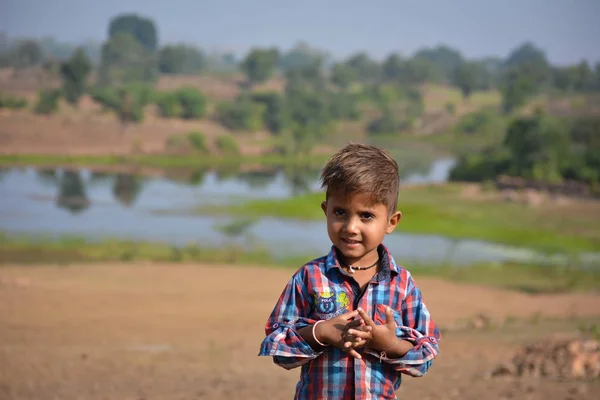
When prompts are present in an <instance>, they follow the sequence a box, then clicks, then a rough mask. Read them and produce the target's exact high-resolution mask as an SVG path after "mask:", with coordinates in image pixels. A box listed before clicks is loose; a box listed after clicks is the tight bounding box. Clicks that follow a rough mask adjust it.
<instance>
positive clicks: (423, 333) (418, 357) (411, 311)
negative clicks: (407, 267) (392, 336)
mask: <svg viewBox="0 0 600 400" xmlns="http://www.w3.org/2000/svg"><path fill="white" fill-rule="evenodd" d="M400 311H401V316H402V325H401V326H396V337H397V338H398V339H400V340H399V341H397V342H396V343H395V344H394V345H393V347H391V348H390V349H389V350H388V351H386V352H385V355H384V356H383V357H382V354H381V352H382V351H383V350H385V349H381V350H379V351H378V352H375V351H373V350H371V351H369V353H370V354H372V355H374V356H376V357H377V358H380V359H381V361H383V362H386V363H388V364H391V365H393V366H394V368H395V369H396V371H398V372H400V373H404V374H407V375H410V376H414V377H419V376H423V375H425V374H426V373H427V371H428V370H429V367H430V366H431V364H432V363H433V359H434V358H435V357H436V356H437V355H438V353H439V347H438V342H439V340H440V338H441V335H440V331H439V329H438V328H437V326H436V325H435V323H434V322H433V320H432V319H431V316H430V315H429V311H428V310H427V307H426V306H425V303H423V299H422V296H421V291H420V290H419V288H418V287H417V286H416V285H415V283H414V281H413V279H412V277H411V276H410V274H408V275H407V290H406V296H405V297H404V299H403V300H402V303H401V305H400Z"/></svg>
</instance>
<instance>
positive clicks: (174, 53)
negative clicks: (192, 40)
mask: <svg viewBox="0 0 600 400" xmlns="http://www.w3.org/2000/svg"><path fill="white" fill-rule="evenodd" d="M207 62H208V60H207V58H206V56H205V55H204V54H203V53H202V52H201V51H200V50H198V49H197V48H195V47H192V46H187V45H184V44H179V45H167V46H165V47H163V48H162V49H160V52H159V53H158V70H159V71H160V72H161V73H163V74H186V73H193V72H199V71H201V70H203V69H204V68H206V64H207Z"/></svg>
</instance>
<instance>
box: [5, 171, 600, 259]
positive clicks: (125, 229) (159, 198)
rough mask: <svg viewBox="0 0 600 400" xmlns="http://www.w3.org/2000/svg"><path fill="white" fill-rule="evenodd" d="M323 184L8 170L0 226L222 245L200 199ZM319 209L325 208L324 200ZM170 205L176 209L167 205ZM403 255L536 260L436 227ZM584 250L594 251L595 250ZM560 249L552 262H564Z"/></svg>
mask: <svg viewBox="0 0 600 400" xmlns="http://www.w3.org/2000/svg"><path fill="white" fill-rule="evenodd" d="M452 165H453V160H449V159H442V160H437V161H435V162H433V163H432V164H431V165H430V166H429V167H428V168H425V169H424V168H422V167H421V168H417V170H413V171H410V170H409V171H408V172H407V173H406V174H405V176H404V177H403V179H402V181H403V182H405V183H432V182H444V181H446V180H447V177H448V172H449V169H450V168H451V167H452ZM314 190H319V184H318V171H289V170H288V171H286V170H282V169H272V170H261V171H256V172H245V173H240V172H237V173H236V172H234V173H231V172H229V173H227V174H224V173H222V172H219V171H191V172H187V173H186V174H181V173H179V174H177V177H176V178H166V177H136V176H132V175H126V174H106V173H97V172H92V171H90V170H89V169H70V170H61V169H43V170H40V169H35V168H32V167H26V168H8V169H5V170H3V171H2V172H1V175H0V191H1V194H2V195H1V196H0V230H1V231H3V232H4V233H6V234H9V235H11V234H26V235H44V236H52V237H58V236H62V235H73V236H80V237H84V238H86V239H88V240H91V241H93V240H100V239H103V238H119V239H128V240H141V241H144V240H150V241H160V242H164V243H170V244H175V245H184V244H188V243H196V244H199V245H200V246H203V247H207V246H222V245H224V244H226V243H228V242H230V241H231V240H238V241H239V240H241V239H239V238H238V239H235V238H232V237H231V236H227V235H225V234H223V233H222V230H221V229H220V228H219V227H220V226H222V225H224V224H228V223H231V222H233V220H232V219H230V218H227V217H215V216H196V215H189V214H186V213H185V212H180V211H185V210H189V209H192V208H194V207H197V206H198V205H201V204H211V203H213V204H214V203H219V204H223V203H227V202H232V201H240V200H244V199H251V198H285V197H289V196H293V195H296V194H300V193H303V192H306V191H314ZM315 207H319V205H318V204H316V205H315ZM165 211H168V212H165ZM244 237H246V238H247V237H251V238H252V241H251V243H257V242H258V243H260V244H262V245H263V246H266V247H267V248H269V249H271V251H272V254H273V255H274V256H276V257H285V256H293V255H309V254H314V256H315V257H316V256H319V255H321V254H324V253H326V252H327V251H328V250H329V248H330V242H329V238H328V237H327V232H326V228H325V220H324V219H323V220H321V221H309V222H304V221H291V220H282V219H277V218H262V219H260V220H258V221H256V222H255V223H254V224H253V225H251V226H249V227H248V229H247V232H246V234H245V236H244ZM384 243H385V244H386V245H387V246H388V247H390V249H391V250H392V252H393V253H394V256H395V257H396V258H397V260H398V261H399V262H400V263H404V264H409V263H415V262H418V263H423V264H429V263H436V262H441V261H447V262H450V263H453V264H470V263H473V262H477V261H489V260H495V261H503V260H531V259H532V258H536V257H541V256H539V255H536V254H535V253H534V252H532V251H530V250H528V249H519V248H511V247H507V246H501V245H497V244H493V243H488V242H483V241H477V240H452V239H448V238H445V237H442V236H437V235H415V234H405V233H394V234H392V235H388V236H387V237H386V238H385V242H384ZM583 257H584V258H589V259H590V260H591V259H594V258H595V259H596V260H597V257H596V256H594V255H591V254H590V255H583ZM561 260H562V259H561V257H560V256H557V257H555V260H554V261H557V262H560V261H561Z"/></svg>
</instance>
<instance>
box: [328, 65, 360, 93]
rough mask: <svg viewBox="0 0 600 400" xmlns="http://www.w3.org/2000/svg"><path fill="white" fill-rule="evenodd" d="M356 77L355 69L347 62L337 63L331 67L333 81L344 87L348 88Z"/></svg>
mask: <svg viewBox="0 0 600 400" xmlns="http://www.w3.org/2000/svg"><path fill="white" fill-rule="evenodd" d="M356 78H357V76H356V73H355V71H354V70H353V69H352V68H350V67H349V66H347V65H346V64H343V63H336V64H334V66H333V68H332V69H331V82H333V84H334V85H336V86H338V87H340V88H342V89H347V88H348V87H349V86H350V85H351V84H352V82H354V81H355V80H356Z"/></svg>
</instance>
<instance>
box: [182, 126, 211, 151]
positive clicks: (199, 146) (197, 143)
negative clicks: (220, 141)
mask: <svg viewBox="0 0 600 400" xmlns="http://www.w3.org/2000/svg"><path fill="white" fill-rule="evenodd" d="M187 138H188V142H190V144H191V145H192V147H193V148H194V149H196V150H197V151H200V152H202V153H208V147H207V146H206V137H205V136H204V134H203V133H201V132H196V131H194V132H190V133H188V134H187Z"/></svg>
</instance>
